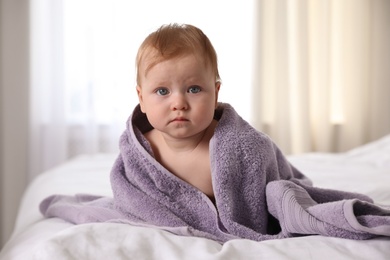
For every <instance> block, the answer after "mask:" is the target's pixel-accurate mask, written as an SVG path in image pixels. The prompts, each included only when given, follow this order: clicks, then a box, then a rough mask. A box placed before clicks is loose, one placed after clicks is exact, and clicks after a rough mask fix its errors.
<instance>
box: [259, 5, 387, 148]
mask: <svg viewBox="0 0 390 260" xmlns="http://www.w3.org/2000/svg"><path fill="white" fill-rule="evenodd" d="M257 4H258V5H257V10H258V13H257V16H256V17H257V25H258V30H257V36H256V39H257V45H256V46H257V51H256V59H255V66H254V68H255V71H254V75H255V79H254V84H253V87H254V89H253V111H256V112H254V113H252V115H253V117H252V122H253V124H254V125H255V126H256V127H257V128H258V129H261V130H263V131H264V132H266V133H268V134H269V135H270V136H271V137H272V138H273V139H274V140H275V141H276V143H277V144H278V145H279V146H280V147H281V148H282V150H283V151H284V152H285V153H303V152H309V151H326V152H341V151H346V150H348V149H351V148H353V147H356V146H359V145H362V144H364V143H367V142H369V141H372V140H375V139H377V138H379V137H381V136H384V135H386V134H389V133H390V73H389V71H390V30H389V24H390V1H386V0H359V1H356V0H307V1H301V0H264V1H259V2H257Z"/></svg>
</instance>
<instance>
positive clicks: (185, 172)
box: [171, 159, 214, 196]
mask: <svg viewBox="0 0 390 260" xmlns="http://www.w3.org/2000/svg"><path fill="white" fill-rule="evenodd" d="M171 171H172V173H173V174H175V175H176V176H177V177H179V178H180V179H182V180H184V181H186V182H187V183H189V184H191V185H192V186H194V187H196V188H198V189H199V190H200V191H202V192H203V193H205V194H206V195H208V196H213V194H214V193H213V189H212V183H211V169H210V161H209V160H205V159H204V160H198V161H192V160H186V161H184V160H182V161H180V160H179V161H176V162H174V163H173V164H172V165H171Z"/></svg>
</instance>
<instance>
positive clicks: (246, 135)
mask: <svg viewBox="0 0 390 260" xmlns="http://www.w3.org/2000/svg"><path fill="white" fill-rule="evenodd" d="M220 85H221V83H220V77H219V73H218V69H217V56H216V53H215V50H214V48H213V47H212V45H211V43H210V41H209V40H208V38H207V37H206V36H205V35H204V34H203V33H202V31H201V30H199V29H198V28H196V27H194V26H191V25H176V24H173V25H165V26H162V27H160V28H159V29H158V30H157V31H155V32H153V33H152V34H150V35H149V36H148V37H147V38H146V39H145V41H144V42H143V43H142V45H141V46H140V49H139V52H138V55H137V93H138V98H139V105H137V106H136V107H135V109H134V111H133V113H132V115H130V117H129V120H128V121H127V124H126V130H125V131H124V133H123V134H122V136H121V138H120V141H119V148H120V153H119V155H118V157H117V160H116V161H115V163H114V165H113V167H112V171H111V175H110V181H111V187H112V192H113V197H112V198H111V197H104V196H93V195H88V194H77V195H75V196H64V195H52V196H50V197H48V198H46V199H45V200H44V201H42V203H41V204H40V210H41V212H42V214H43V215H44V216H45V217H60V218H62V219H65V220H67V221H69V222H72V223H75V224H82V223H91V222H119V223H128V224H132V225H141V226H148V227H157V228H161V229H164V230H167V231H169V232H172V233H175V234H178V235H186V236H199V237H204V238H209V239H213V240H215V241H218V242H221V243H224V242H226V241H229V240H231V239H237V238H245V239H251V240H256V241H263V240H267V239H279V238H287V237H294V236H296V235H297V234H299V235H313V234H319V235H326V236H334V237H343V238H351V239H367V238H372V237H375V236H377V235H385V236H390V229H389V227H390V217H388V216H389V213H388V211H387V210H386V209H380V208H378V207H376V206H375V205H373V204H371V203H372V202H373V201H372V199H371V198H369V197H367V196H365V195H363V194H357V193H350V192H343V191H335V190H327V189H321V188H316V187H313V186H312V185H311V181H310V180H309V179H307V178H306V177H305V175H304V174H302V173H301V172H300V171H299V170H298V169H296V168H295V167H294V166H293V165H291V164H290V163H289V161H288V160H287V159H286V157H285V156H284V155H283V153H282V152H281V151H280V149H279V148H278V147H277V146H276V144H275V143H274V142H273V141H272V140H271V139H270V138H269V137H268V136H267V135H265V134H263V133H261V132H259V131H257V130H256V129H254V128H253V127H252V126H251V125H250V124H248V122H246V121H245V120H243V119H242V118H241V117H240V116H239V115H238V114H237V112H236V111H235V110H234V108H233V107H232V106H230V105H229V104H226V103H220V102H218V93H219V89H220ZM345 212H347V214H345ZM355 213H356V216H355ZM363 213H364V214H363ZM361 214H363V215H364V216H363V217H364V218H363V220H362V221H361V223H363V224H364V223H367V225H366V226H365V225H362V224H360V222H359V221H360V219H361V216H360V215H361ZM383 216H386V217H383ZM347 223H352V224H351V225H350V224H347ZM357 223H358V224H357Z"/></svg>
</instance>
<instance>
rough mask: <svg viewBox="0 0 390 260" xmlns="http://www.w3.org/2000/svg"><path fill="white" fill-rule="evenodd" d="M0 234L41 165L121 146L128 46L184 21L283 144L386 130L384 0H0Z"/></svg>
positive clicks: (389, 104)
mask: <svg viewBox="0 0 390 260" xmlns="http://www.w3.org/2000/svg"><path fill="white" fill-rule="evenodd" d="M0 3H1V4H0V100H1V101H0V102H1V103H0V105H1V107H0V109H1V113H0V234H1V245H3V243H4V242H5V241H6V240H7V239H8V237H9V235H10V234H11V232H12V229H13V225H14V222H15V217H16V214H17V208H18V203H19V201H20V198H21V196H22V193H23V191H24V189H25V188H26V187H27V185H28V183H29V182H30V181H31V180H32V179H33V178H34V177H35V176H37V175H38V174H40V173H42V172H43V171H45V170H47V169H50V168H51V167H54V166H56V165H58V164H60V163H63V162H65V161H67V160H69V159H71V158H72V157H75V156H77V155H79V154H93V153H116V152H117V151H118V148H117V143H118V138H119V135H120V134H121V132H122V131H123V130H124V128H125V122H126V120H127V118H128V116H129V115H130V113H131V112H132V110H133V109H134V107H135V106H136V105H137V103H138V102H137V96H136V91H135V55H136V52H137V49H138V46H139V45H140V43H141V42H142V41H143V39H144V38H145V37H146V36H147V35H148V34H149V33H151V32H153V31H154V30H156V29H157V28H158V27H159V26H161V25H162V24H167V23H174V22H176V23H190V24H193V25H195V26H197V27H199V28H200V29H202V30H203V32H204V33H205V34H206V35H208V37H209V38H210V40H211V42H212V43H213V45H214V47H215V49H216V51H217V53H218V59H219V69H220V74H221V77H222V88H221V91H220V101H222V102H228V103H230V104H232V105H233V106H234V107H235V109H236V110H237V111H238V113H239V114H240V115H241V116H242V117H243V118H244V119H246V120H247V121H249V122H250V123H251V124H252V125H253V126H254V127H256V128H257V129H258V130H259V131H263V132H265V133H267V134H268V135H270V136H271V138H272V139H273V140H274V141H275V142H276V144H277V145H278V146H279V147H280V148H281V149H282V151H284V153H285V154H287V155H288V154H298V153H306V152H331V153H335V152H344V151H347V150H349V149H352V148H354V147H357V146H360V145H363V144H365V143H367V142H370V141H373V140H376V139H378V138H380V137H382V136H384V135H387V134H390V73H389V72H390V27H389V25H390V1H387V0H306V1H304V0H300V1H298V0H296V1H295V0H247V1H239V0H212V1H209V0H207V1H206V0H196V1H195V0H181V1H179V0H165V1H161V0H144V1H130V0H128V1H126V0H0Z"/></svg>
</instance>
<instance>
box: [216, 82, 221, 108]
mask: <svg viewBox="0 0 390 260" xmlns="http://www.w3.org/2000/svg"><path fill="white" fill-rule="evenodd" d="M220 88H221V82H219V81H217V82H215V108H217V106H218V93H219V89H220Z"/></svg>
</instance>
